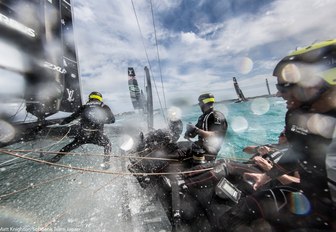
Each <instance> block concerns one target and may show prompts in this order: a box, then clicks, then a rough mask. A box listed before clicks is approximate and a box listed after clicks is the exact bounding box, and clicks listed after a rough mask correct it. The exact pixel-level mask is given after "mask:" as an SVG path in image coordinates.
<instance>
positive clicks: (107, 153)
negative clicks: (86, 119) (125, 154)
mask: <svg viewBox="0 0 336 232" xmlns="http://www.w3.org/2000/svg"><path fill="white" fill-rule="evenodd" d="M91 143H93V144H97V145H98V146H103V147H104V159H103V162H104V166H103V168H104V169H108V168H109V167H110V164H109V163H108V162H109V161H110V159H111V153H112V144H111V142H110V140H109V138H108V137H107V136H106V135H105V134H103V133H101V132H97V133H95V134H94V136H93V137H92V140H91Z"/></svg>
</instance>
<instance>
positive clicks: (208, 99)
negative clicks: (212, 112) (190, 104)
mask: <svg viewBox="0 0 336 232" xmlns="http://www.w3.org/2000/svg"><path fill="white" fill-rule="evenodd" d="M198 102H199V104H207V103H214V102H215V97H214V95H213V94H211V93H205V94H201V95H200V96H199V97H198Z"/></svg>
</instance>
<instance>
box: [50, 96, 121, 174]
mask: <svg viewBox="0 0 336 232" xmlns="http://www.w3.org/2000/svg"><path fill="white" fill-rule="evenodd" d="M77 118H80V130H79V132H78V134H77V135H76V137H75V139H74V140H73V141H72V142H71V143H69V144H68V145H66V146H65V147H63V148H62V149H61V150H60V151H59V152H60V154H58V155H56V156H54V157H53V158H51V159H50V162H52V163H56V162H58V161H59V160H60V159H61V158H62V157H63V156H64V155H65V153H66V152H69V151H71V150H73V149H76V148H78V147H79V146H81V145H83V144H87V143H92V144H97V145H98V146H103V147H104V155H105V156H104V166H103V167H104V168H105V169H108V168H109V164H108V161H109V160H110V154H111V150H112V145H111V142H110V140H109V138H108V137H107V136H106V135H105V134H104V124H110V123H114V122H115V117H114V114H113V113H112V111H111V109H110V107H109V106H107V105H106V104H104V103H103V96H102V94H101V93H99V92H92V93H90V94H89V99H88V102H87V103H86V104H85V105H83V106H81V107H80V108H79V109H78V110H77V111H76V112H74V113H73V114H71V115H70V116H68V117H66V118H65V119H64V120H63V121H62V122H61V123H60V124H61V125H64V124H67V123H69V122H71V121H73V120H75V119H77Z"/></svg>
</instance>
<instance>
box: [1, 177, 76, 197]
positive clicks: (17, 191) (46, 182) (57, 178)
mask: <svg viewBox="0 0 336 232" xmlns="http://www.w3.org/2000/svg"><path fill="white" fill-rule="evenodd" d="M80 173H82V172H76V173H70V174H65V175H63V176H60V177H56V178H54V179H50V180H46V181H42V182H40V183H37V184H32V185H29V186H28V187H25V188H22V189H19V190H15V191H14V192H11V193H6V194H3V195H0V199H1V198H4V197H8V196H11V195H14V194H17V193H20V192H23V191H25V190H28V189H32V188H38V187H40V186H42V185H44V184H48V183H50V182H53V181H55V180H60V179H63V178H65V177H69V176H72V175H77V174H80Z"/></svg>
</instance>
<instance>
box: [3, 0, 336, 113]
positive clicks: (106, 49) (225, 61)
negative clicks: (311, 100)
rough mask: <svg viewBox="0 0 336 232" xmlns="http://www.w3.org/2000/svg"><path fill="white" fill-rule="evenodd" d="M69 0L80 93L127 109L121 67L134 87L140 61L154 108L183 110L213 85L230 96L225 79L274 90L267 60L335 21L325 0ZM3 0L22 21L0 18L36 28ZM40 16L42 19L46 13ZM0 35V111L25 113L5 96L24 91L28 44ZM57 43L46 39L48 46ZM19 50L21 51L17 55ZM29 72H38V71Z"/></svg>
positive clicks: (258, 91) (220, 96)
mask: <svg viewBox="0 0 336 232" xmlns="http://www.w3.org/2000/svg"><path fill="white" fill-rule="evenodd" d="M48 1H49V3H51V2H52V0H48ZM20 2H22V3H24V2H23V1H20ZM71 3H72V8H73V23H74V40H75V46H76V51H77V61H78V67H79V74H80V79H81V89H82V96H83V101H84V102H85V101H86V100H87V96H88V94H89V93H90V92H92V91H99V92H101V93H102V94H103V98H104V102H105V103H106V104H107V105H109V106H110V107H111V109H112V111H113V112H114V113H115V114H118V113H122V112H127V111H132V110H133V106H132V103H131V98H130V93H129V88H128V82H127V80H128V74H127V69H128V67H133V68H134V69H135V73H136V75H137V79H138V82H139V86H140V88H141V89H142V90H143V91H145V88H144V77H145V72H144V67H145V66H146V67H148V68H149V69H150V73H151V77H152V88H153V97H154V108H156V109H158V108H166V107H167V108H170V107H172V106H176V107H179V108H183V107H184V106H186V105H188V106H189V105H193V104H196V103H197V98H198V96H199V95H200V94H202V93H207V92H210V93H213V94H214V96H215V98H216V101H223V100H229V99H236V98H237V95H236V93H235V89H234V86H233V81H232V78H233V77H236V79H237V80H238V83H239V86H240V88H241V89H242V91H243V93H244V95H245V97H254V96H260V95H265V94H268V91H267V87H266V80H268V82H269V86H270V90H271V93H272V94H274V93H276V89H275V82H276V79H275V78H274V77H272V72H273V68H274V67H275V65H276V64H277V62H279V61H280V60H281V59H282V58H283V57H284V56H286V55H288V54H289V53H290V52H291V51H293V50H295V49H297V48H300V47H304V46H307V45H311V44H312V43H314V42H318V41H323V40H327V39H334V38H336V27H335V26H334V25H333V23H329V22H334V19H335V10H334V9H336V1H335V0H113V1H111V0H99V1H91V0H71ZM13 7H14V8H15V9H14V10H15V11H16V12H20V14H19V13H18V14H17V15H16V16H17V18H15V19H16V20H22V21H21V23H20V22H19V23H18V22H16V21H15V20H14V21H13V19H11V18H9V16H8V17H7V16H4V15H0V16H1V17H0V24H1V26H5V27H7V29H8V28H11V29H13V28H14V29H15V30H16V31H17V33H20V32H22V36H23V38H25V39H27V38H29V37H30V36H34V34H35V33H36V34H38V33H40V34H41V32H40V31H34V30H33V29H32V28H30V27H31V26H29V25H36V23H34V22H35V21H34V20H38V19H37V18H38V14H36V12H33V11H32V9H31V8H29V7H25V5H21V4H17V5H16V4H13ZM48 17H49V18H52V14H48ZM55 18H56V17H55ZM11 20H12V21H11ZM40 21H44V20H40ZM54 23H55V25H57V24H58V23H59V22H58V21H57V22H56V20H55V22H54ZM49 26H50V25H49ZM1 28H3V27H1ZM42 28H44V25H42ZM49 28H50V27H49ZM1 30H3V29H1ZM42 33H43V32H42ZM54 39H55V38H54ZM56 39H57V38H56ZM65 39H66V38H65ZM4 41H5V40H1V39H0V51H1V55H0V67H7V70H4V69H1V68H0V99H1V101H0V116H1V115H2V114H4V115H15V118H18V120H19V119H20V117H23V118H26V117H27V115H26V113H25V105H24V104H22V99H21V102H20V101H18V102H14V103H13V104H12V103H9V100H10V99H13V97H12V96H14V97H17V96H19V98H20V96H21V95H23V93H24V92H25V90H26V89H27V88H25V81H26V80H25V78H26V77H25V76H23V75H21V74H20V73H24V72H27V71H29V67H30V66H29V65H27V64H32V63H34V60H33V61H32V60H31V57H32V56H33V57H34V52H33V51H34V47H28V48H27V47H20V46H17V47H16V48H15V46H13V45H11V44H10V43H11V41H10V40H6V41H5V42H4ZM22 41H25V40H22ZM59 43H60V41H57V40H55V45H56V44H59ZM50 46H51V47H50ZM45 49H46V50H47V51H46V52H47V54H51V55H52V54H54V55H55V54H56V55H55V56H57V54H59V53H58V52H62V51H60V50H59V48H56V46H54V47H53V43H48V47H46V48H45ZM27 52H28V53H29V55H25V54H27ZM60 54H61V53H60ZM25 57H26V58H25ZM27 57H28V58H27ZM47 58H48V59H49V58H50V57H49V56H48V57H47ZM51 58H52V57H51ZM48 62H51V63H53V61H52V60H48ZM41 65H42V64H41ZM43 65H44V66H45V63H43ZM49 65H50V64H49ZM57 65H61V64H57ZM44 68H45V67H44ZM48 68H49V69H50V67H48ZM51 68H52V70H53V71H52V72H54V73H56V74H57V72H58V71H60V70H58V71H57V70H56V69H55V68H59V69H61V67H56V66H53V67H51ZM11 70H17V71H18V72H16V73H15V72H11ZM46 70H47V69H46ZM38 78H41V79H42V80H43V78H44V76H43V75H41V76H39V77H38ZM9 80H10V81H9ZM42 85H43V83H42ZM52 88H53V87H52V86H51V87H50V86H49V84H48V82H47V84H44V86H42V87H41V88H39V90H40V91H41V93H39V94H38V96H42V97H41V98H43V99H44V98H48V96H49V95H50V96H57V94H58V92H57V88H55V89H54V90H53V91H52V90H51V89H52ZM49 90H50V91H49ZM55 90H56V91H55ZM45 95H47V96H46V97H45ZM21 98H22V97H21ZM10 104H11V105H10ZM18 108H19V109H18ZM7 111H10V113H7ZM19 114H22V115H21V116H20V115H19ZM19 116H20V117H19Z"/></svg>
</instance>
